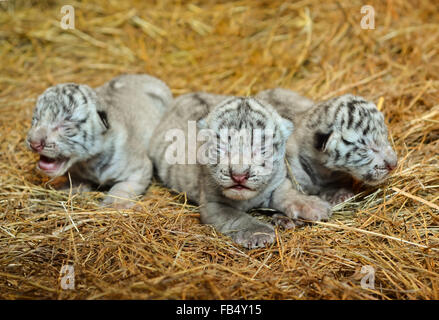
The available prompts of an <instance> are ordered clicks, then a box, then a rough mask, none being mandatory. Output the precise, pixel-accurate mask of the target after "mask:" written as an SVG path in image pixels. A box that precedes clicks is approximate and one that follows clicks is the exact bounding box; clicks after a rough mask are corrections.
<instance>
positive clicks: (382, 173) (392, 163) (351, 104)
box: [306, 94, 398, 185]
mask: <svg viewBox="0 0 439 320" xmlns="http://www.w3.org/2000/svg"><path fill="white" fill-rule="evenodd" d="M306 125H307V127H308V129H310V130H311V131H312V132H314V136H313V147H314V148H315V149H316V150H317V151H318V152H320V153H319V157H321V159H320V162H321V163H322V164H323V165H324V166H325V167H326V168H329V169H331V170H339V171H343V172H346V173H349V174H351V175H352V176H353V177H355V178H356V179H358V180H361V181H363V182H364V183H366V184H369V185H377V184H379V183H381V182H383V181H384V180H385V179H386V178H387V177H388V175H389V174H390V172H391V171H392V170H393V169H395V168H396V166H397V163H398V159H397V155H396V153H395V151H394V150H393V148H392V146H391V144H390V142H389V140H388V130H387V126H386V124H385V122H384V117H383V114H382V113H381V112H380V111H379V110H378V109H377V107H376V106H375V104H373V103H372V102H369V101H366V100H365V99H363V98H362V97H359V96H353V95H350V94H347V95H343V96H340V97H337V98H334V99H330V100H328V101H325V102H322V103H320V104H318V106H317V107H316V108H313V109H312V110H311V116H310V118H309V120H308V122H307V124H306Z"/></svg>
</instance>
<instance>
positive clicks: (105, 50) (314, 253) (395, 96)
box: [0, 0, 439, 299]
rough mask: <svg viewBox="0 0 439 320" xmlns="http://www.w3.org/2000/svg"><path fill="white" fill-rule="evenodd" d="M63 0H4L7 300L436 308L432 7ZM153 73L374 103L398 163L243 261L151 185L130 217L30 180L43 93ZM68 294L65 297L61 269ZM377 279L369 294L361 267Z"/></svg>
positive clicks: (2, 194) (177, 89) (437, 84)
mask: <svg viewBox="0 0 439 320" xmlns="http://www.w3.org/2000/svg"><path fill="white" fill-rule="evenodd" d="M64 4H65V1H52V0H50V1H49V0H41V1H31V0H21V1H20V0H16V1H12V0H10V1H3V2H1V3H0V7H1V9H0V68H1V72H0V123H1V129H0V130H1V131H0V134H1V136H0V139H1V141H0V298H4V299H17V298H44V299H46V298H47V299H77V298H80V299H105V298H121V299H132V298H141V299H319V298H325V299H438V298H439V259H438V257H439V252H438V250H439V236H438V235H439V226H438V222H439V210H438V199H439V192H438V189H439V162H438V147H439V140H438V139H439V104H438V101H439V99H438V98H439V94H438V88H439V80H438V74H439V58H438V55H439V51H438V50H439V49H438V46H437V44H438V42H439V24H438V21H439V20H438V7H437V5H436V4H435V2H434V1H429V0H420V1H407V0H394V1H375V2H374V1H372V2H371V3H370V4H371V5H372V6H373V7H374V9H375V13H376V16H375V29H373V30H363V29H362V28H361V26H360V21H361V19H362V15H361V12H360V10H361V6H362V5H363V1H354V2H352V1H337V2H327V1H325V2H322V1H313V0H302V1H298V2H285V1H277V0H276V1H274V0H270V1H250V0H242V1H234V2H226V1H221V2H218V3H215V2H214V1H205V2H201V1H200V2H199V3H198V4H191V3H190V2H188V1H177V2H171V1H155V2H153V1H141V0H137V1H104V0H95V1H69V4H71V5H72V6H73V7H74V8H75V29H73V30H63V29H61V28H60V24H59V22H60V20H61V18H62V15H61V13H60V9H61V6H62V5H64ZM128 72H130V73H142V72H145V73H150V74H153V75H155V76H158V77H160V78H162V79H163V80H164V81H166V82H167V83H168V84H169V85H170V87H171V88H172V89H173V92H174V94H175V95H179V94H182V93H185V92H189V91H194V90H204V91H210V92H217V93H224V94H239V95H247V94H252V93H255V92H257V91H259V90H262V89H266V88H270V87H277V86H282V87H286V88H291V89H294V90H296V91H298V92H300V93H302V94H305V95H307V96H310V97H312V98H314V99H323V98H329V97H332V96H335V95H339V94H343V93H346V92H350V93H354V94H360V95H362V96H364V97H366V98H368V99H370V100H373V101H375V102H376V103H377V104H379V106H380V108H381V110H382V111H383V113H384V114H385V116H386V119H387V122H388V124H389V128H390V133H391V139H392V143H393V144H394V147H395V149H396V150H397V152H398V155H399V158H400V162H399V165H398V169H397V170H396V171H395V173H394V175H393V176H392V177H391V178H390V179H389V181H388V182H387V183H386V184H384V185H382V186H379V187H378V188H365V187H363V186H360V185H357V186H356V188H357V191H359V192H361V193H360V194H359V195H358V196H357V197H356V198H354V199H352V200H351V201H350V202H348V203H346V204H344V205H340V206H338V207H337V208H336V210H335V213H334V215H333V218H332V219H331V220H330V221H328V222H323V223H314V224H307V225H305V226H303V227H298V228H296V230H292V231H284V230H277V231H276V232H277V239H276V242H275V243H274V244H273V245H272V246H270V247H268V248H265V249H257V250H245V249H243V248H241V247H239V246H237V245H235V244H234V243H233V242H232V241H230V239H229V238H227V237H225V236H223V235H221V234H218V233H216V232H215V230H214V229H213V228H211V227H210V226H204V225H200V223H199V214H198V210H197V208H196V207H195V206H192V205H190V204H188V203H187V201H185V197H184V195H175V194H173V193H171V192H170V191H169V190H167V189H165V188H163V187H162V186H161V185H160V184H159V183H155V184H154V185H153V186H152V187H151V188H150V189H149V191H148V193H147V194H146V195H145V196H144V197H143V198H141V199H140V201H139V204H140V206H141V209H139V210H138V211H129V210H127V211H114V210H110V209H101V208H99V207H98V203H99V199H100V198H101V197H102V194H100V193H87V194H81V195H74V196H72V195H68V194H66V193H61V192H58V191H55V190H53V189H51V188H50V186H49V184H47V178H45V177H43V176H42V175H40V174H39V173H37V171H36V170H35V162H36V157H35V156H34V155H33V154H32V153H30V152H29V151H28V150H26V148H25V145H24V137H25V135H26V131H27V130H28V128H29V125H30V118H31V110H32V108H33V105H34V103H35V99H36V97H37V96H38V94H40V93H41V92H42V91H43V90H44V89H45V88H46V87H48V86H50V85H54V84H56V83H61V82H69V81H74V82H80V83H87V84H90V85H99V84H102V83H103V82H105V81H107V80H108V79H110V78H111V77H113V76H115V75H118V74H120V73H128ZM67 264H71V265H73V266H74V268H75V290H63V289H62V288H61V287H60V280H61V279H60V270H61V267H62V266H63V265H67ZM366 265H370V266H372V267H373V268H374V270H375V288H374V289H367V288H365V289H363V288H362V287H361V286H360V280H361V278H362V277H363V275H362V274H361V272H360V271H361V268H362V267H363V266H366Z"/></svg>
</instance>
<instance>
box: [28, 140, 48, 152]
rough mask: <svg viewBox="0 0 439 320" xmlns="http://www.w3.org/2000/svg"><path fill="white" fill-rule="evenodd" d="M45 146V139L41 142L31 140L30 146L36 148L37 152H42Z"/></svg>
mask: <svg viewBox="0 0 439 320" xmlns="http://www.w3.org/2000/svg"><path fill="white" fill-rule="evenodd" d="M44 146H45V143H44V141H40V142H36V141H31V142H30V147H31V148H32V150H34V151H36V152H41V151H42V150H43V149H44Z"/></svg>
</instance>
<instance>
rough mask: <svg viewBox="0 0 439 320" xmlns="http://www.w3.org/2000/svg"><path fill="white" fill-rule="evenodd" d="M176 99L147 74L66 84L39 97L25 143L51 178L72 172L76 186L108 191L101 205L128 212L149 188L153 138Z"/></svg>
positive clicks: (157, 80) (50, 89)
mask: <svg viewBox="0 0 439 320" xmlns="http://www.w3.org/2000/svg"><path fill="white" fill-rule="evenodd" d="M171 101H172V94H171V91H170V90H169V88H168V86H167V85H166V84H165V83H163V82H162V81H161V80H159V79H157V78H154V77H151V76H148V75H122V76H119V77H116V78H114V79H112V80H111V81H109V82H107V83H105V84H104V85H102V86H101V87H98V88H96V89H92V88H91V87H89V86H87V85H84V84H75V83H65V84H59V85H56V86H53V87H50V88H48V89H47V90H46V91H45V92H44V93H43V94H42V95H41V96H39V98H38V100H37V103H36V106H35V109H34V112H33V118H32V126H31V128H30V130H29V133H28V136H27V139H26V143H27V145H28V147H29V148H30V149H31V150H32V151H33V152H36V153H38V154H39V155H40V159H39V161H38V164H37V168H38V169H39V170H41V171H42V172H44V173H45V174H47V175H48V176H50V177H58V176H62V175H64V174H65V173H66V172H69V173H70V176H71V178H72V182H73V185H74V186H79V185H84V188H83V190H89V189H90V185H91V184H95V185H99V186H103V187H105V186H108V187H110V190H109V193H108V195H107V196H106V197H105V199H104V202H103V204H104V205H112V206H113V207H119V208H127V207H131V206H132V205H133V204H134V203H135V202H134V201H133V199H134V198H135V197H136V196H139V195H141V194H142V193H143V192H144V191H145V190H146V188H147V187H148V186H149V184H150V181H151V176H152V163H151V161H150V159H149V157H148V155H147V148H148V144H149V140H150V138H151V134H152V132H153V130H154V129H155V126H156V125H157V124H158V122H159V120H160V118H161V116H162V115H163V113H164V111H165V110H166V109H167V108H168V106H169V105H170V103H171Z"/></svg>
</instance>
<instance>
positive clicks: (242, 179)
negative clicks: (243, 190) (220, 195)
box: [232, 174, 248, 183]
mask: <svg viewBox="0 0 439 320" xmlns="http://www.w3.org/2000/svg"><path fill="white" fill-rule="evenodd" d="M232 179H233V181H235V182H236V183H244V182H246V181H247V179H248V174H232Z"/></svg>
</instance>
